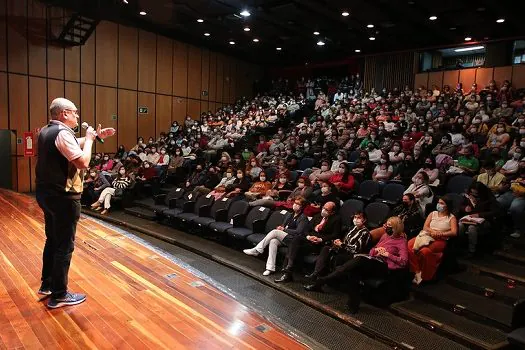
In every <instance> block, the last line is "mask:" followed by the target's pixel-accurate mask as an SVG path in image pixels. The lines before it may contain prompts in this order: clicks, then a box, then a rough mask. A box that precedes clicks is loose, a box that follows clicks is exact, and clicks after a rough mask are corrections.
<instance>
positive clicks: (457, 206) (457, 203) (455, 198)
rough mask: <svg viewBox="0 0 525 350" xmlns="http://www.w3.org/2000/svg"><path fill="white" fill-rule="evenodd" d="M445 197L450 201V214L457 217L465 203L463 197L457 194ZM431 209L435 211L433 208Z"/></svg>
mask: <svg viewBox="0 0 525 350" xmlns="http://www.w3.org/2000/svg"><path fill="white" fill-rule="evenodd" d="M447 197H448V198H450V200H451V201H452V208H450V212H451V213H452V214H454V215H458V213H459V211H460V210H461V206H462V204H463V203H464V202H465V197H463V195H461V194H457V193H447ZM433 209H435V207H434V208H433Z"/></svg>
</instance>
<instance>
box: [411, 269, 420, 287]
mask: <svg viewBox="0 0 525 350" xmlns="http://www.w3.org/2000/svg"><path fill="white" fill-rule="evenodd" d="M421 282H423V278H421V272H418V273H416V275H415V276H414V279H413V280H412V283H414V284H416V285H418V286H419V284H420V283H421Z"/></svg>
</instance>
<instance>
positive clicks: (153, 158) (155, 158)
mask: <svg viewBox="0 0 525 350" xmlns="http://www.w3.org/2000/svg"><path fill="white" fill-rule="evenodd" d="M150 150H151V152H150V153H149V154H148V155H147V156H146V160H147V161H148V162H149V163H150V164H151V165H152V166H155V165H157V163H158V162H159V158H160V154H159V152H157V147H155V146H153V147H151V149H150Z"/></svg>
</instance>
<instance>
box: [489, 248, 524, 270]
mask: <svg viewBox="0 0 525 350" xmlns="http://www.w3.org/2000/svg"><path fill="white" fill-rule="evenodd" d="M494 255H495V256H497V257H498V258H500V259H502V260H505V261H508V262H510V263H513V264H518V265H524V266H525V250H523V249H518V248H514V247H510V248H504V249H501V250H496V251H495V252H494Z"/></svg>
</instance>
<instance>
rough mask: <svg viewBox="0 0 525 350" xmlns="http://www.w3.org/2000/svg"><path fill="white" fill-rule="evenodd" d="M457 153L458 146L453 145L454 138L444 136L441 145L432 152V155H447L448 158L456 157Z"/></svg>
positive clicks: (447, 135)
mask: <svg viewBox="0 0 525 350" xmlns="http://www.w3.org/2000/svg"><path fill="white" fill-rule="evenodd" d="M455 153H456V146H454V145H453V144H452V138H451V137H450V135H449V134H445V135H443V137H442V138H441V143H439V144H438V145H437V146H436V147H434V149H433V150H432V155H434V156H437V155H440V154H446V155H448V156H451V157H452V156H454V154H455Z"/></svg>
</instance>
